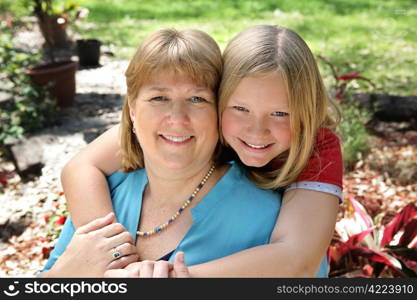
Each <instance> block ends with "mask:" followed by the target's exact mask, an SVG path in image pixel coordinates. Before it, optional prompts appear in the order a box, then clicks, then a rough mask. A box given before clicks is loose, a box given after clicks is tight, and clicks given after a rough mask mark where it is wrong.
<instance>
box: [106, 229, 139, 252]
mask: <svg viewBox="0 0 417 300" xmlns="http://www.w3.org/2000/svg"><path fill="white" fill-rule="evenodd" d="M107 241H108V245H109V247H110V248H113V247H118V246H119V245H122V244H124V243H130V244H132V245H133V237H132V235H131V234H130V233H129V232H128V231H126V230H124V231H122V232H119V233H118V234H116V235H114V236H111V237H109V238H108V239H107Z"/></svg>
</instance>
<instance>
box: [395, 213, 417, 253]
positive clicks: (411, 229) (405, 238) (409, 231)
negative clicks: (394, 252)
mask: <svg viewBox="0 0 417 300" xmlns="http://www.w3.org/2000/svg"><path fill="white" fill-rule="evenodd" d="M416 235H417V219H413V220H411V221H410V222H408V224H407V225H406V226H405V228H404V233H403V235H402V236H401V239H400V242H399V243H398V246H403V247H407V246H408V244H410V243H411V242H412V241H413V239H414V238H415V237H416Z"/></svg>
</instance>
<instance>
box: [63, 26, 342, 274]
mask: <svg viewBox="0 0 417 300" xmlns="http://www.w3.org/2000/svg"><path fill="white" fill-rule="evenodd" d="M328 105H329V101H328V98H327V94H326V90H325V88H324V85H323V82H322V79H321V76H320V73H319V70H318V68H317V64H316V62H315V59H314V56H313V54H312V53H311V51H310V49H309V48H308V46H307V45H306V44H305V42H304V41H303V40H302V39H301V38H300V37H299V36H298V35H297V34H296V33H295V32H293V31H291V30H289V29H286V28H282V27H277V26H253V27H250V28H248V29H246V30H244V31H242V32H241V33H240V34H238V35H237V36H236V37H235V38H234V39H233V40H232V41H231V42H230V43H229V44H228V46H227V47H226V49H225V51H224V72H223V77H222V82H221V85H220V90H219V117H220V129H221V133H222V134H223V137H222V138H221V140H222V142H223V143H224V144H225V145H227V146H230V147H231V148H232V149H233V150H234V151H235V153H236V154H237V155H238V157H239V159H240V161H241V162H242V163H243V164H245V165H246V166H248V176H249V177H250V178H251V179H252V180H253V181H254V182H255V183H256V184H258V185H259V186H261V187H264V188H267V189H277V188H282V189H283V193H284V197H283V202H282V208H281V213H280V216H279V218H278V220H277V223H276V226H275V230H274V232H273V233H272V236H271V240H270V244H269V245H264V246H258V247H255V248H251V249H248V250H245V251H241V252H239V253H236V254H234V255H231V256H228V257H225V258H222V259H218V260H215V261H211V262H208V263H204V264H201V265H196V266H191V267H190V268H189V271H190V275H191V276H195V277H207V276H225V277H233V276H240V277H241V276H248V277H261V276H265V277H279V276H282V277H298V276H303V277H312V276H314V275H315V274H316V273H317V270H318V269H319V268H326V267H327V266H326V263H325V261H322V258H323V255H324V254H325V251H326V249H327V246H328V244H329V242H330V239H331V237H332V234H333V230H334V225H335V222H336V214H337V209H338V199H339V200H340V199H341V198H342V195H341V188H342V168H343V166H342V159H341V149H340V145H339V140H338V138H337V137H336V136H335V135H334V134H333V133H332V131H331V130H332V129H333V127H334V125H335V122H334V121H333V120H332V118H331V117H330V116H329V112H328ZM117 141H118V127H115V128H112V129H110V130H109V131H108V132H106V133H104V134H103V135H102V136H101V137H99V138H98V139H97V140H95V141H94V142H92V143H91V144H90V145H88V146H87V147H86V148H85V149H84V150H83V151H81V152H80V153H79V154H78V155H77V156H75V157H74V158H73V159H72V160H71V161H70V162H69V163H68V164H67V165H66V167H65V168H64V170H63V173H62V183H63V186H64V189H65V194H66V197H67V200H68V205H69V210H70V212H71V214H72V216H73V223H74V225H75V226H80V225H82V224H85V223H87V222H89V221H91V220H93V219H95V218H98V217H101V216H103V215H106V214H107V213H108V212H110V211H111V210H112V207H111V202H110V197H109V192H108V187H107V183H106V179H105V176H107V175H109V174H112V173H113V172H115V171H116V170H118V169H120V166H121V156H120V154H119V145H118V142H117ZM226 200H227V199H224V201H226ZM259 200H260V201H261V200H262V199H259ZM138 238H139V239H140V238H152V237H138ZM186 256H187V254H186V253H185V257H186Z"/></svg>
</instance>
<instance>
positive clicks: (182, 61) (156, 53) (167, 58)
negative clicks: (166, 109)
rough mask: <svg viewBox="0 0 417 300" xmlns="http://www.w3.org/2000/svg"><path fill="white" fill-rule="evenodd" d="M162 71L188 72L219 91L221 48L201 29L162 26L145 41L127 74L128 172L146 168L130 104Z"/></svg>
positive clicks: (124, 137)
mask: <svg viewBox="0 0 417 300" xmlns="http://www.w3.org/2000/svg"><path fill="white" fill-rule="evenodd" d="M162 72H174V73H180V74H186V75H188V76H190V78H191V79H192V80H193V81H194V82H196V84H198V85H201V86H205V87H208V88H210V89H211V90H213V91H214V92H216V91H217V88H218V84H219V82H220V78H221V73H222V57H221V51H220V48H219V46H218V45H217V43H216V42H215V41H214V40H213V39H212V38H211V37H210V36H209V35H208V34H206V33H205V32H203V31H200V30H184V31H177V30H175V29H162V30H159V31H157V32H155V33H153V34H152V35H150V36H149V37H148V38H146V39H145V40H144V41H143V42H142V43H141V45H140V46H139V48H138V49H137V51H136V54H135V55H134V57H133V58H132V60H131V61H130V64H129V67H128V68H127V71H126V73H125V76H126V84H127V96H126V99H125V102H124V104H123V112H122V120H121V126H120V135H121V152H122V171H124V172H130V171H134V170H137V169H140V168H143V167H144V161H143V152H142V148H141V146H140V145H139V142H138V140H137V138H136V136H135V134H133V132H132V128H133V123H132V120H131V118H130V110H129V105H133V103H134V101H136V99H137V97H138V93H139V91H140V89H141V87H142V86H143V84H144V83H145V82H146V81H147V80H149V78H150V77H151V76H154V75H157V74H158V73H161V74H163V73H162Z"/></svg>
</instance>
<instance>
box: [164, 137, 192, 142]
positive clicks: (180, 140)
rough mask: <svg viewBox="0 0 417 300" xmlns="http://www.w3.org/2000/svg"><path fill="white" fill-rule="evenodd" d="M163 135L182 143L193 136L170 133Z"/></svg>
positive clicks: (172, 140)
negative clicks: (172, 134) (170, 134)
mask: <svg viewBox="0 0 417 300" xmlns="http://www.w3.org/2000/svg"><path fill="white" fill-rule="evenodd" d="M163 137H164V138H166V139H167V140H169V141H171V142H175V143H181V142H184V141H186V140H189V139H190V138H191V136H169V135H163Z"/></svg>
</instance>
